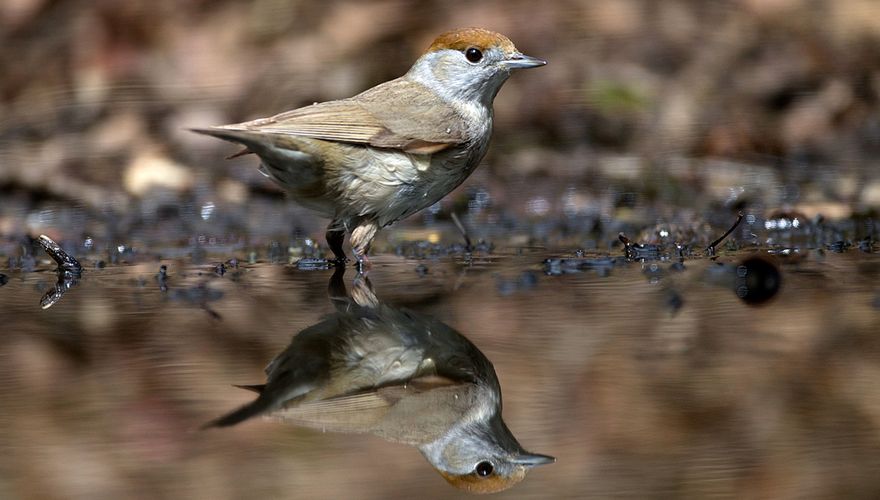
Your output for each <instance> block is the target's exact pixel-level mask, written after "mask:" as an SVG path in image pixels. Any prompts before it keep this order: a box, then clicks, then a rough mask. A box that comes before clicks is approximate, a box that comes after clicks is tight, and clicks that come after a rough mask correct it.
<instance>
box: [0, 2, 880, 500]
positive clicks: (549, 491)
mask: <svg viewBox="0 0 880 500" xmlns="http://www.w3.org/2000/svg"><path fill="white" fill-rule="evenodd" d="M465 26H480V27H485V28H488V29H492V30H495V31H499V32H501V33H503V34H505V35H507V36H509V37H510V38H511V40H512V41H513V42H514V43H515V44H516V46H517V47H518V48H519V49H520V50H521V51H522V52H523V53H525V54H528V55H532V56H535V57H540V58H542V59H546V60H547V61H549V64H548V65H547V66H545V67H542V68H539V69H535V70H530V71H524V72H520V73H517V74H515V75H513V77H512V78H511V79H510V81H509V82H508V83H507V84H505V86H504V88H503V89H502V90H501V92H500V93H499V95H498V97H497V99H496V101H495V112H496V121H495V131H494V137H493V140H492V142H491V144H490V149H489V153H488V155H487V157H486V159H485V160H484V162H483V164H482V165H481V166H480V167H479V168H478V169H477V170H476V171H475V173H474V174H473V175H472V176H471V178H469V179H468V180H467V181H466V182H465V183H464V184H463V185H462V186H461V187H460V188H459V189H458V190H456V191H455V192H453V193H452V194H450V195H449V196H447V197H446V198H445V199H444V200H442V201H441V202H439V203H438V204H437V205H436V206H434V207H431V208H430V209H426V210H425V211H423V212H422V213H420V214H417V215H414V216H412V217H410V218H409V219H408V220H406V221H402V222H400V223H398V224H396V225H395V226H393V227H391V228H389V229H388V230H386V231H383V232H382V233H381V234H380V237H379V239H378V240H377V242H376V244H375V245H374V247H373V250H374V253H375V254H376V262H377V265H376V269H374V270H373V271H372V274H371V278H372V279H373V281H374V283H375V284H376V288H377V292H378V294H379V296H380V298H384V299H386V300H388V301H389V302H390V303H391V304H393V305H395V306H398V305H399V306H407V307H413V308H415V309H417V310H419V311H420V312H424V313H426V314H430V315H434V316H436V317H437V318H438V319H439V320H440V321H444V322H447V323H449V325H450V326H452V327H453V328H455V329H457V330H459V331H461V332H462V333H463V334H464V335H466V336H468V337H469V338H471V340H472V341H473V342H474V343H475V344H476V345H478V346H479V347H480V348H481V349H483V350H484V352H485V354H486V355H487V357H488V358H489V359H491V360H492V361H493V362H494V363H495V366H496V368H497V370H498V375H499V378H500V380H501V384H502V388H503V389H504V391H505V392H504V397H505V419H506V421H507V423H508V425H509V426H510V428H511V429H512V431H513V432H514V434H515V435H516V436H517V437H518V439H519V440H520V442H521V443H522V444H523V446H524V447H526V448H527V449H529V450H531V451H534V452H539V453H547V454H550V455H555V456H557V457H558V458H559V463H557V464H555V465H551V466H548V467H546V468H542V469H536V470H535V471H533V472H532V473H531V474H530V475H529V477H527V478H526V480H525V482H524V483H523V484H522V485H520V486H519V487H517V488H515V489H513V490H511V491H510V492H508V494H509V496H510V497H514V498H516V497H530V498H547V497H570V498H579V497H583V496H588V495H593V496H595V497H597V498H608V497H611V496H621V497H632V498H651V497H658V498H660V497H662V498H672V497H688V498H718V497H726V498H729V497H736V498H740V497H751V498H877V497H878V496H880V493H878V492H880V483H878V478H877V476H876V470H877V468H878V467H880V454H878V452H877V450H878V449H880V447H878V445H880V400H878V396H877V392H876V387H878V384H880V368H878V367H880V346H878V345H877V341H876V326H877V324H880V318H878V314H880V313H878V310H880V289H878V288H877V285H876V284H877V283H878V282H880V265H878V262H877V257H876V256H877V253H870V252H872V251H875V250H876V237H877V234H878V229H880V227H878V226H880V225H878V210H880V2H878V1H877V0H724V1H722V0H664V1H663V2H659V1H652V0H582V1H575V0H568V1H565V0H560V1H554V2H532V1H521V0H505V1H501V0H487V1H474V0H471V1H468V2H463V1H419V2H415V1H403V0H388V1H343V0H323V1H296V0H253V1H196V0H151V1H147V0H131V1H126V2H119V1H111V0H94V1H85V0H4V1H2V2H0V325H2V326H0V330H2V331H3V342H2V344H0V385H2V386H3V387H5V390H4V394H3V395H2V396H0V407H2V408H3V411H0V451H2V454H0V455H2V457H0V497H3V498H89V499H95V498H249V497H252V496H264V497H273V498H274V497H287V496H290V497H316V498H320V497H328V496H329V497H337V498H348V497H361V498H389V497H395V496H402V497H414V496H416V495H418V496H419V497H421V498H446V497H450V496H452V497H455V496H457V495H456V493H457V492H456V491H454V490H452V489H451V488H449V487H448V486H447V485H446V484H445V483H444V482H443V481H442V479H440V478H439V477H438V476H437V475H436V474H435V473H434V472H433V471H431V470H430V468H429V467H428V466H427V465H426V464H425V462H424V460H423V459H422V458H421V457H420V456H419V455H418V453H417V452H416V451H415V450H412V449H409V448H406V447H403V446H396V445H391V444H388V443H385V442H383V441H381V440H379V439H378V438H373V437H369V436H340V435H329V434H328V435H323V434H320V433H316V432H312V431H306V430H302V429H294V428H291V427H289V426H282V425H277V424H276V423H273V422H259V421H255V422H252V423H249V424H246V425H244V426H241V427H237V428H234V429H229V430H224V431H216V432H210V433H198V432H195V431H194V429H196V428H197V427H198V426H199V425H200V424H202V423H204V422H205V421H207V420H209V419H211V418H214V417H217V416H219V415H220V414H222V413H224V412H226V411H228V410H230V409H232V408H234V407H236V405H239V404H242V403H243V402H245V401H247V400H248V399H249V395H248V394H247V393H245V392H244V391H238V390H237V389H235V388H232V387H230V384H233V383H244V384H247V383H259V382H261V381H262V380H263V375H262V372H261V370H262V368H263V366H264V365H265V363H266V362H268V361H269V360H270V359H271V358H272V357H273V356H274V355H275V354H276V353H277V352H279V351H280V350H282V349H283V348H284V347H285V346H286V345H287V344H288V342H289V339H290V336H291V335H293V334H294V333H296V332H298V331H300V330H302V329H303V328H306V327H308V326H310V325H312V324H315V323H317V322H318V321H320V318H321V317H322V316H323V315H324V314H327V313H328V312H330V311H332V307H331V306H330V304H329V302H328V301H327V300H326V297H325V293H324V290H325V287H326V280H327V278H328V277H329V273H323V272H317V273H305V272H299V270H298V269H296V268H295V267H294V266H283V265H278V264H286V263H290V262H295V261H296V260H297V259H299V258H300V257H303V256H306V257H310V256H320V255H322V254H323V252H324V251H325V250H326V246H325V244H324V242H323V233H324V226H325V225H326V221H325V220H321V219H319V218H317V217H315V216H313V215H311V214H310V213H308V212H307V211H305V210H303V209H301V208H300V207H298V206H296V205H295V204H293V203H291V202H289V201H288V200H287V199H286V198H285V196H284V193H283V192H282V191H281V190H280V189H279V188H277V187H276V186H275V185H274V184H272V183H271V182H270V181H269V180H267V179H266V178H264V177H263V176H262V175H261V174H260V173H259V172H258V171H257V161H256V159H255V158H253V157H241V158H236V159H232V160H225V159H224V158H225V157H226V156H228V155H230V154H232V153H235V152H236V151H237V148H236V147H235V146H234V145H231V144H228V143H225V142H223V141H219V140H215V139H211V138H207V137H203V136H199V135H196V134H193V133H191V132H188V131H187V130H186V129H187V128H189V127H203V126H208V125H217V124H223V123H231V122H237V121H242V120H247V119H252V118H257V117H262V116H268V115H273V114H275V113H278V112H281V111H284V110H288V109H292V108H296V107H299V106H302V105H306V104H310V103H312V102H315V101H323V100H329V99H337V98H343V97H348V96H351V95H353V94H356V93H358V92H360V91H362V90H364V89H366V88H368V87H370V86H373V85H375V84H378V83H380V82H382V81H385V80H388V79H391V78H395V77H397V76H400V75H401V74H403V73H404V72H405V71H407V69H408V68H409V67H410V65H411V64H412V63H413V61H415V59H416V58H417V57H418V56H419V55H420V54H421V53H422V51H424V50H425V49H426V48H427V47H428V46H429V44H430V43H431V41H432V40H433V38H434V37H436V36H437V35H438V34H440V33H442V32H444V31H446V30H449V29H453V28H458V27H465ZM739 211H742V212H743V213H744V214H745V215H746V218H745V221H744V223H743V224H742V226H740V228H739V229H738V230H737V231H736V232H734V234H732V235H731V237H730V238H729V239H728V242H727V243H726V246H725V247H723V248H722V251H727V252H730V253H728V254H726V255H723V256H722V258H721V259H720V264H717V265H716V263H715V262H710V261H708V260H705V259H704V260H699V259H696V261H692V260H688V261H687V262H686V263H685V264H686V265H680V266H679V267H677V268H672V267H671V265H669V264H668V262H666V261H663V262H660V261H659V260H658V261H655V262H653V263H645V264H639V263H632V264H629V265H627V264H625V263H622V262H620V261H617V260H614V259H611V258H608V259H606V260H601V261H592V260H591V261H588V262H580V261H579V262H575V265H574V267H564V265H562V264H560V266H561V267H560V268H561V269H562V271H560V272H556V271H553V272H549V271H548V269H545V268H543V267H542V266H541V265H540V264H539V263H540V262H541V261H542V260H543V259H545V258H547V257H552V256H560V255H561V256H567V257H571V256H572V255H578V256H581V257H582V256H584V255H587V256H595V255H599V256H602V257H607V256H608V255H613V256H617V255H622V250H621V247H620V242H619V241H618V238H617V236H618V233H619V232H621V231H623V232H626V233H627V234H628V235H629V236H630V237H631V238H632V239H633V240H634V241H640V242H654V243H658V244H672V243H676V244H683V245H685V246H690V248H693V249H695V251H694V254H701V252H702V248H704V246H705V245H707V244H708V242H710V241H712V240H713V239H715V238H716V237H718V236H719V235H720V234H721V233H723V231H724V230H725V229H727V228H728V227H730V226H731V224H732V223H733V222H734V220H735V219H736V214H737V212H739ZM452 213H456V214H458V215H459V216H460V217H461V219H462V221H463V222H464V224H465V226H467V229H468V231H469V232H470V233H471V237H472V238H473V239H474V240H475V241H477V240H484V241H485V243H484V244H483V245H482V246H481V247H480V248H481V249H482V250H481V251H480V252H477V255H478V258H477V259H476V260H475V261H472V260H470V259H469V258H468V259H466V260H463V259H462V252H461V245H460V243H461V235H460V234H459V233H458V231H457V230H456V229H455V226H454V225H453V224H452V222H451V219H450V217H451V214H452ZM39 234H47V235H49V236H51V237H52V238H53V239H55V240H56V241H58V242H59V243H60V244H61V245H62V247H64V248H65V249H67V250H68V251H69V252H71V253H72V254H74V255H75V256H77V258H79V259H80V261H81V262H82V263H83V265H84V266H85V267H86V274H85V275H84V278H83V279H82V280H81V281H80V282H79V284H78V285H76V287H75V288H72V289H71V291H70V292H69V293H68V295H66V296H65V297H64V299H63V300H61V301H60V302H58V303H57V304H56V305H53V306H52V308H51V309H48V310H46V311H40V309H39V298H40V296H41V295H43V294H44V293H46V292H47V290H51V289H52V287H53V286H54V285H55V283H56V278H55V275H54V273H53V272H52V269H53V268H54V264H53V263H52V262H51V261H49V260H48V259H47V258H46V257H45V255H44V254H43V253H42V252H41V251H39V250H38V247H37V246H36V245H35V244H34V240H33V238H35V237H36V236H37V235H39ZM454 245H459V246H458V247H454ZM851 246H852V247H856V246H858V247H859V248H861V249H862V251H858V250H856V249H855V248H853V249H852V250H850V251H849V252H848V253H847V249H849V248H850V247H851ZM456 248H457V250H456ZM490 249H491V250H492V252H493V253H489V250H490ZM743 249H745V251H760V252H764V251H765V250H767V249H772V250H773V251H775V252H776V255H775V256H773V258H774V259H776V260H774V261H773V262H774V264H773V266H776V267H774V269H781V272H782V276H783V278H782V279H783V283H784V286H783V288H782V292H781V293H780V295H779V297H778V298H776V299H775V301H771V305H769V306H767V307H763V308H753V306H750V305H747V304H744V303H742V302H741V301H740V300H739V299H738V298H737V296H736V294H735V293H733V292H732V291H731V290H730V289H728V288H729V287H726V285H725V286H718V282H719V281H722V282H724V281H725V280H728V279H729V278H730V276H733V275H732V274H731V273H732V272H735V271H733V270H735V269H736V266H735V265H734V264H735V263H736V262H737V261H738V259H740V258H741V254H737V253H736V252H737V251H742V250H743ZM826 250H829V251H828V252H826ZM838 251H839V252H840V253H835V252H838ZM575 252H578V253H577V254H575ZM515 253H517V254H520V255H519V256H517V257H512V256H511V255H512V254H515ZM722 253H723V252H722ZM389 254H397V255H404V256H408V257H417V258H419V259H421V260H419V261H418V262H416V261H413V260H405V261H404V260H402V259H397V258H396V257H394V256H393V255H389ZM449 254H453V255H454V257H453V258H452V259H440V258H439V257H440V256H444V255H449ZM487 255H488V257H487ZM479 256H482V258H483V259H484V260H480V258H479ZM426 257H427V258H426ZM231 258H236V259H238V262H239V263H240V264H241V268H240V269H238V268H235V267H234V266H233V265H232V263H231V262H229V259H231ZM725 259H726V260H725ZM220 262H226V263H227V264H229V273H228V274H225V275H224V274H223V273H220V272H218V271H217V268H216V267H215V266H216V265H217V264H218V263H220ZM597 262H598V263H599V264H598V265H597ZM160 264H165V265H167V266H168V279H167V283H166V285H167V286H166V289H165V290H160V284H162V283H165V281H163V280H164V278H162V279H159V280H157V278H156V276H157V272H158V269H159V265H160ZM582 264H583V265H582ZM677 264H681V263H677ZM722 264H723V265H722ZM732 265H733V267H731V266H732ZM578 266H581V267H578ZM725 266H726V267H725ZM554 269H556V268H554ZM585 269H586V271H585ZM682 269H687V271H685V272H681V271H682ZM542 271H544V272H542ZM569 271H571V274H570V275H569V274H567V273H568V272H569ZM593 271H595V272H593ZM545 272H546V274H554V273H555V274H558V275H554V276H548V275H546V274H545ZM718 276H721V278H719V277H718ZM777 286H778V283H777ZM774 293H775V289H774ZM226 431H228V432H226ZM364 464H368V465H369V466H364ZM377 464H379V467H377ZM386 465H387V466H386ZM383 466H384V467H383Z"/></svg>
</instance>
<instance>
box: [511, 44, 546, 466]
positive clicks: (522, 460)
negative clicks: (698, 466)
mask: <svg viewBox="0 0 880 500" xmlns="http://www.w3.org/2000/svg"><path fill="white" fill-rule="evenodd" d="M541 62H543V61H541ZM525 67H526V68H531V66H525ZM511 462H513V463H515V464H518V465H522V466H524V467H534V466H536V465H547V464H552V463H554V462H556V459H555V458H553V457H551V456H550V455H541V454H538V453H521V454H519V455H517V456H515V457H513V459H511Z"/></svg>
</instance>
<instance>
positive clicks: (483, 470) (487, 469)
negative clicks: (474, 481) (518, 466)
mask: <svg viewBox="0 0 880 500" xmlns="http://www.w3.org/2000/svg"><path fill="white" fill-rule="evenodd" d="M494 470H495V467H493V466H492V462H487V461H485V460H484V461H482V462H480V463H478V464H477V467H476V468H475V469H474V471H475V472H476V473H477V475H478V476H480V477H488V476H489V475H490V474H492V471H494Z"/></svg>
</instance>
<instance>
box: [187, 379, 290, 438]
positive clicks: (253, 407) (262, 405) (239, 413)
mask: <svg viewBox="0 0 880 500" xmlns="http://www.w3.org/2000/svg"><path fill="white" fill-rule="evenodd" d="M236 387H241V388H242V389H248V390H251V391H255V392H262V390H263V386H259V385H247V386H236ZM273 406H274V403H273V401H272V399H271V398H266V397H262V395H261V397H258V398H257V399H255V400H254V401H252V402H250V403H248V404H246V405H244V406H242V407H241V408H239V409H237V410H235V411H233V412H231V413H227V414H226V415H223V416H222V417H220V418H218V419H215V420H212V421H210V422H208V423H207V424H205V425H203V426H202V429H203V430H204V429H210V428H211V427H229V426H231V425H235V424H238V423H241V422H244V421H245V420H247V419H249V418H251V417H255V416H257V415H260V414H263V413H267V412H269V411H271V410H273V409H274V408H273Z"/></svg>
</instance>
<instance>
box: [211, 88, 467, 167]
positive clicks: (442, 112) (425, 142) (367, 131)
mask: <svg viewBox="0 0 880 500" xmlns="http://www.w3.org/2000/svg"><path fill="white" fill-rule="evenodd" d="M216 129H221V130H222V129H226V130H241V131H258V132H261V133H269V134H279V135H295V136H300V137H310V138H314V139H323V140H328V141H339V142H347V143H352V144H368V145H370V146H374V147H378V148H390V149H400V150H403V151H406V152H409V153H416V154H419V153H421V154H431V153H435V152H437V151H441V150H443V149H445V148H447V147H450V146H452V145H455V144H461V143H463V142H465V141H466V140H467V131H466V128H465V122H464V120H463V119H462V118H461V116H460V115H459V114H458V113H457V112H456V110H455V108H453V107H452V106H451V105H449V104H448V103H446V102H445V101H443V100H442V99H440V98H439V97H437V96H436V95H435V94H433V93H432V92H429V91H428V90H426V89H425V87H424V86H422V85H421V84H418V83H415V82H411V81H409V80H405V79H402V78H398V79H397V80H392V81H390V82H386V83H383V84H381V85H378V86H376V87H373V88H372V89H369V90H367V91H366V92H364V93H362V94H360V95H358V96H355V97H353V98H350V99H342V100H339V101H328V102H322V103H317V104H313V105H311V106H305V107H303V108H299V109H294V110H292V111H287V112H285V113H281V114H279V115H275V116H272V117H269V118H260V119H257V120H253V121H249V122H244V123H237V124H233V125H224V126H221V127H216Z"/></svg>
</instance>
